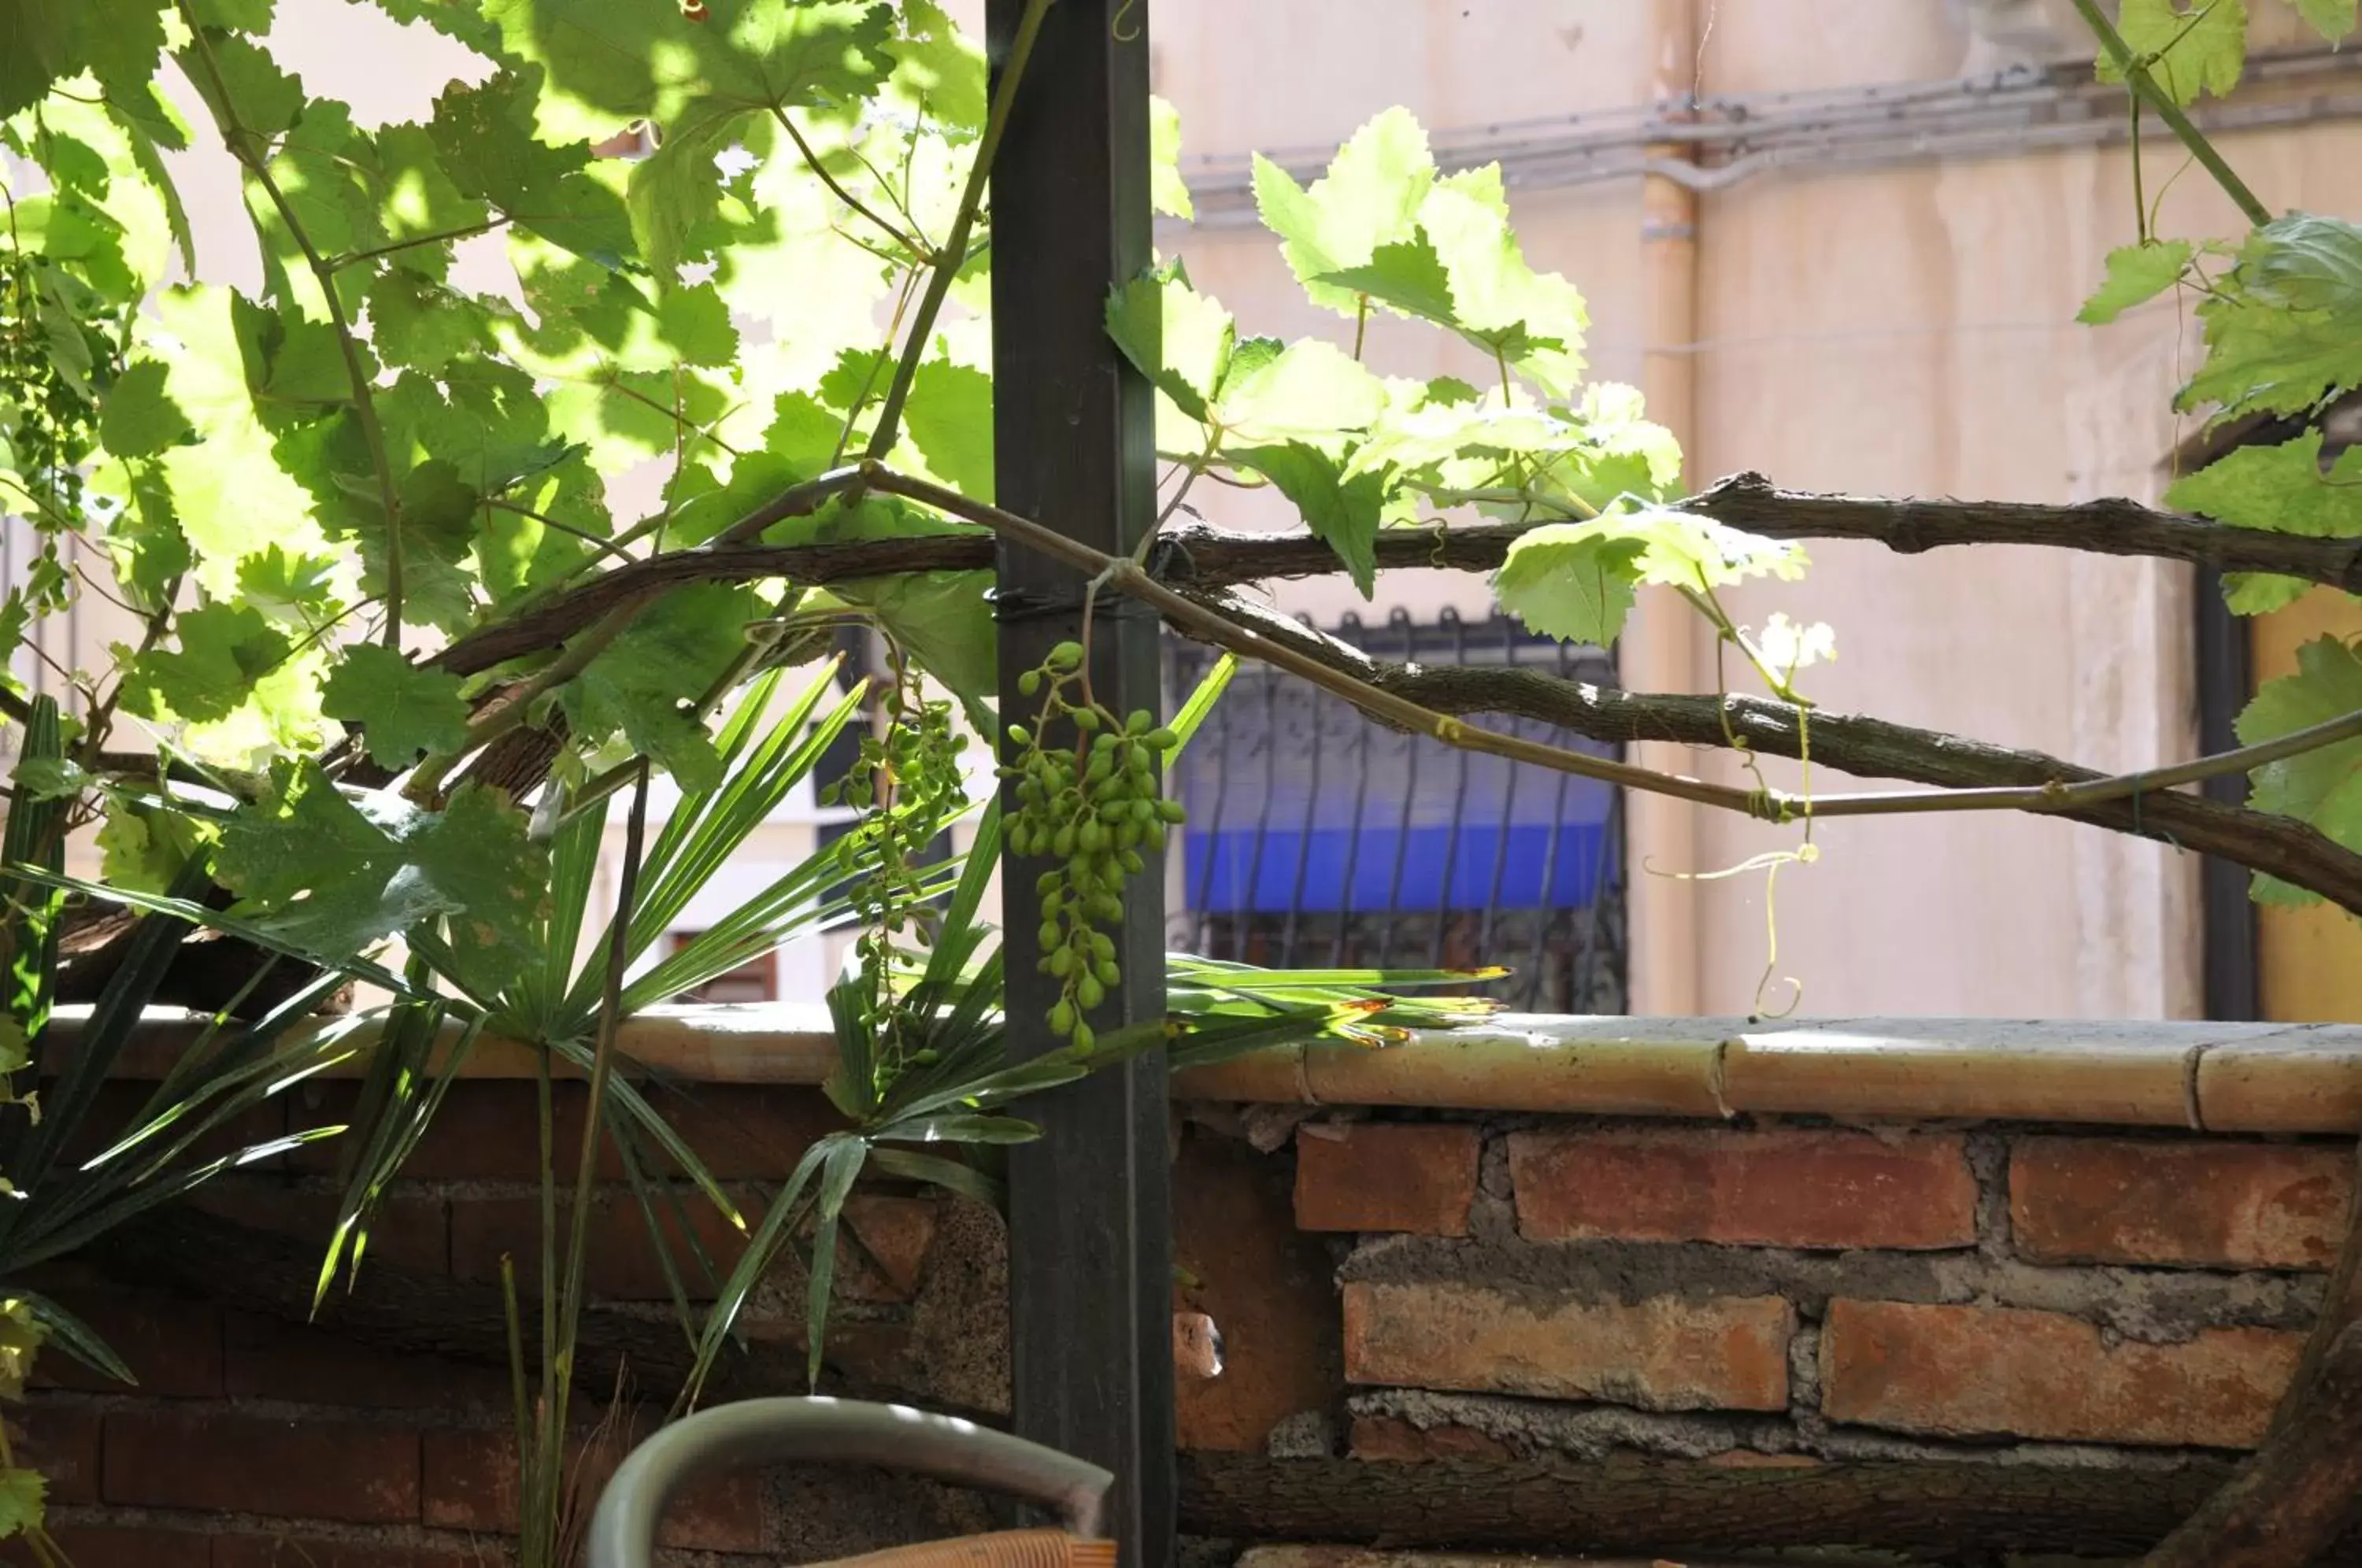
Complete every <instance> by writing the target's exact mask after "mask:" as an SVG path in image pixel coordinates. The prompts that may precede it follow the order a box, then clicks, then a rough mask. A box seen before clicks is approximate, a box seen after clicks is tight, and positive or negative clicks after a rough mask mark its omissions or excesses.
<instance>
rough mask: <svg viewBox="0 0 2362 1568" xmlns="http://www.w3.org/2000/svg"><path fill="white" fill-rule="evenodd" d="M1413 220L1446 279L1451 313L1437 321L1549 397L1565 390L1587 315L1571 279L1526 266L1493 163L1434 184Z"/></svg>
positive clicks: (1579, 362)
mask: <svg viewBox="0 0 2362 1568" xmlns="http://www.w3.org/2000/svg"><path fill="white" fill-rule="evenodd" d="M1419 223H1420V226H1421V227H1422V229H1423V230H1424V231H1425V233H1426V235H1427V236H1428V237H1429V243H1431V244H1432V246H1433V247H1434V250H1435V254H1436V256H1437V259H1439V260H1440V262H1441V264H1442V268H1443V271H1444V274H1445V276H1447V277H1448V278H1449V279H1450V280H1451V299H1452V312H1451V315H1450V317H1448V318H1442V317H1437V318H1433V319H1436V320H1437V322H1438V325H1440V326H1448V327H1450V328H1451V329H1452V330H1453V331H1455V332H1457V333H1459V334H1460V335H1461V336H1462V337H1465V338H1467V339H1468V340H1469V341H1470V342H1472V343H1473V344H1475V345H1476V346H1477V347H1479V348H1485V349H1486V350H1488V351H1490V352H1491V353H1493V354H1495V355H1496V356H1497V357H1498V358H1499V359H1503V360H1505V361H1507V363H1508V364H1510V365H1513V366H1515V367H1516V368H1517V369H1518V370H1520V371H1521V372H1523V373H1524V374H1525V375H1527V376H1529V377H1531V378H1532V379H1533V381H1535V382H1536V383H1537V384H1538V385H1540V387H1541V388H1542V389H1543V390H1544V391H1545V392H1549V393H1551V395H1552V396H1554V397H1564V396H1566V395H1568V394H1569V393H1571V392H1573V389H1574V385H1575V382H1576V381H1577V380H1578V379H1579V378H1580V376H1581V375H1582V372H1583V354H1582V344H1583V334H1584V328H1586V327H1587V326H1589V325H1590V316H1589V315H1588V313H1587V312H1586V311H1585V310H1584V304H1583V296H1582V295H1581V294H1579V293H1576V292H1575V289H1574V285H1573V284H1572V283H1570V282H1567V281H1566V280H1565V279H1564V278H1563V277H1562V276H1560V275H1559V274H1558V273H1556V272H1537V271H1534V270H1533V269H1532V268H1531V267H1530V266H1529V265H1528V264H1527V262H1526V258H1525V252H1524V251H1523V250H1522V249H1520V248H1518V239H1517V236H1516V235H1515V234H1514V233H1513V232H1512V231H1511V230H1510V227H1509V204H1508V198H1507V194H1506V193H1504V192H1503V190H1502V188H1501V170H1500V166H1499V165H1498V164H1487V165H1486V166H1485V167H1484V168H1482V169H1471V170H1469V171H1466V172H1464V173H1461V174H1454V175H1452V176H1451V178H1449V179H1447V180H1443V181H1440V182H1437V184H1436V186H1435V188H1434V189H1433V190H1431V191H1429V193H1428V195H1427V199H1426V200H1425V201H1424V202H1422V203H1421V204H1420V205H1419Z"/></svg>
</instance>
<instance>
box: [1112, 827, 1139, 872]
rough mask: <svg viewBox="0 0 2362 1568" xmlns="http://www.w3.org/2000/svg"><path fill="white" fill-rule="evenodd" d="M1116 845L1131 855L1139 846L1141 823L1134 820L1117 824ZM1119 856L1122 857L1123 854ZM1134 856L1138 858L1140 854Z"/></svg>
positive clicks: (1135, 868)
mask: <svg viewBox="0 0 2362 1568" xmlns="http://www.w3.org/2000/svg"><path fill="white" fill-rule="evenodd" d="M1115 846H1116V847H1117V848H1118V849H1120V850H1122V851H1123V853H1124V854H1125V855H1131V852H1132V851H1133V850H1135V849H1137V848H1139V847H1140V824H1139V823H1134V822H1125V823H1118V824H1116V830H1115ZM1118 858H1119V859H1120V858H1121V856H1118ZM1133 858H1135V859H1137V858H1138V856H1133ZM1133 869H1134V870H1137V869H1139V867H1133Z"/></svg>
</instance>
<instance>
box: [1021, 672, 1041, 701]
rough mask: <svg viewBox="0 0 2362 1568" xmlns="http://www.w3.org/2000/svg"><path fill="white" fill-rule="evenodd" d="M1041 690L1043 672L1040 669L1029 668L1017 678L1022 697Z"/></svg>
mask: <svg viewBox="0 0 2362 1568" xmlns="http://www.w3.org/2000/svg"><path fill="white" fill-rule="evenodd" d="M1040 690H1042V672H1041V671H1040V670H1038V669H1029V670H1027V671H1026V672H1025V673H1024V674H1022V675H1021V676H1019V677H1018V678H1017V692H1018V695H1020V696H1021V697H1031V696H1032V695H1033V694H1034V693H1036V692H1038V691H1040Z"/></svg>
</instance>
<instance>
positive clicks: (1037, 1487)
mask: <svg viewBox="0 0 2362 1568" xmlns="http://www.w3.org/2000/svg"><path fill="white" fill-rule="evenodd" d="M789 1461H806V1462H810V1461H828V1462H830V1463H845V1464H871V1465H877V1466H879V1467H881V1468H884V1469H888V1470H899V1471H903V1472H906V1473H909V1474H917V1475H925V1476H928V1477H931V1478H932V1479H934V1480H937V1481H947V1482H951V1483H953V1484H955V1485H967V1486H976V1487H980V1488H982V1489H984V1490H987V1491H993V1492H1001V1493H1006V1494H1008V1495H1009V1496H1015V1497H1022V1498H1025V1499H1027V1500H1028V1501H1031V1502H1036V1503H1040V1504H1043V1505H1044V1506H1046V1507H1053V1508H1055V1509H1056V1510H1058V1512H1059V1514H1060V1516H1061V1521H1062V1522H1063V1523H1064V1525H1065V1529H1067V1530H1068V1531H1069V1532H1071V1533H1072V1534H1074V1535H1076V1536H1092V1535H1096V1534H1097V1533H1098V1528H1099V1510H1100V1506H1101V1504H1102V1503H1103V1502H1104V1500H1105V1498H1106V1496H1107V1492H1108V1488H1109V1487H1110V1486H1112V1485H1114V1484H1115V1477H1114V1476H1113V1475H1112V1474H1109V1472H1107V1471H1105V1470H1102V1469H1100V1468H1099V1467H1098V1465H1096V1464H1087V1463H1084V1462H1083V1461H1081V1460H1079V1459H1076V1458H1073V1457H1071V1456H1069V1455H1067V1454H1064V1453H1060V1452H1058V1451H1057V1450H1055V1449H1052V1448H1044V1447H1043V1446H1042V1445H1041V1444H1040V1443H1036V1442H1028V1441H1025V1440H1024V1439H1023V1438H1017V1437H1011V1436H1010V1435H1009V1434H1008V1433H1007V1432H998V1431H994V1430H991V1429H990V1428H988V1427H979V1426H977V1425H976V1424H975V1423H974V1422H973V1421H963V1420H958V1419H954V1418H952V1417H949V1416H935V1415H930V1414H928V1413H927V1412H926V1411H923V1410H913V1409H911V1408H907V1407H905V1406H901V1405H875V1404H867V1403H864V1402H861V1401H858V1400H851V1399H826V1398H804V1399H746V1400H742V1401H740V1402H739V1403H736V1404H732V1405H717V1406H715V1407H713V1408H712V1409H710V1410H701V1411H700V1412H698V1413H697V1414H696V1415H694V1416H690V1417H689V1418H687V1419H684V1420H679V1421H676V1422H674V1423H673V1424H672V1425H670V1426H668V1427H666V1428H664V1429H662V1430H659V1431H657V1433H656V1435H655V1436H653V1437H651V1438H649V1439H648V1440H647V1441H646V1442H643V1443H641V1444H640V1445H639V1447H637V1448H635V1449H634V1450H633V1451H632V1452H631V1454H630V1456H629V1457H627V1458H626V1459H625V1460H624V1463H623V1464H622V1465H621V1466H620V1467H618V1468H617V1470H616V1471H615V1474H614V1478H613V1480H611V1481H609V1482H608V1483H607V1490H606V1492H605V1493H604V1495H602V1496H601V1497H600V1499H599V1507H598V1510H597V1512H596V1513H594V1514H593V1515H592V1516H591V1519H590V1554H589V1558H588V1561H587V1568H654V1563H655V1561H656V1544H657V1523H658V1522H659V1521H660V1520H661V1519H662V1518H664V1511H665V1508H666V1507H667V1506H668V1504H669V1503H670V1502H671V1501H672V1499H673V1498H674V1497H675V1496H677V1495H679V1492H680V1490H681V1488H682V1487H683V1486H685V1485H688V1484H689V1483H690V1481H692V1480H695V1479H697V1478H698V1477H700V1476H701V1475H709V1474H714V1473H715V1472H718V1471H724V1470H735V1469H741V1468H744V1467H745V1466H748V1465H754V1464H776V1463H786V1462H789Z"/></svg>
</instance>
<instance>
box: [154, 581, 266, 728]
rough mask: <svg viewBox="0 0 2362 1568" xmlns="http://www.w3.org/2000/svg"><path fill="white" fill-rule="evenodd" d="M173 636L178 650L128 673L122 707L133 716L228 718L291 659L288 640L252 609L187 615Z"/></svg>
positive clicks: (213, 608) (160, 653) (163, 651)
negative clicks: (132, 713)
mask: <svg viewBox="0 0 2362 1568" xmlns="http://www.w3.org/2000/svg"><path fill="white" fill-rule="evenodd" d="M173 631H174V633H175V634H176V635H178V637H179V641H180V646H179V647H178V648H157V649H152V650H150V651H149V652H148V653H145V654H141V655H139V656H138V657H137V658H135V659H134V660H133V661H132V662H131V665H130V667H129V668H128V669H127V671H126V672H125V675H124V681H123V705H124V707H125V708H127V710H129V711H130V712H134V713H138V714H141V715H143V716H145V717H148V718H151V719H163V718H167V717H171V718H179V719H183V720H186V721H188V722H190V723H204V722H206V721H208V720H213V719H221V718H226V717H228V716H229V715H230V714H231V713H234V712H237V710H238V709H239V708H240V707H242V706H244V705H245V702H246V700H247V697H248V694H249V693H250V692H251V691H252V690H253V688H254V684H255V682H257V681H258V680H260V679H262V678H263V676H265V675H266V674H268V673H270V671H271V670H273V669H275V668H278V667H279V665H280V664H281V661H283V660H284V659H285V658H286V657H287V654H288V648H289V645H288V641H287V638H286V636H285V635H283V634H282V633H281V631H280V630H279V628H278V627H276V626H274V625H272V624H270V622H269V621H267V620H265V619H264V618H263V616H262V613H261V612H260V611H259V610H256V609H255V608H254V607H253V606H251V605H247V604H205V605H201V606H199V607H198V608H196V609H194V610H187V611H183V612H182V613H181V614H180V616H179V617H178V618H177V619H175V621H174V622H173Z"/></svg>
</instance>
